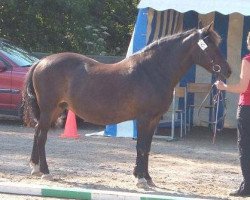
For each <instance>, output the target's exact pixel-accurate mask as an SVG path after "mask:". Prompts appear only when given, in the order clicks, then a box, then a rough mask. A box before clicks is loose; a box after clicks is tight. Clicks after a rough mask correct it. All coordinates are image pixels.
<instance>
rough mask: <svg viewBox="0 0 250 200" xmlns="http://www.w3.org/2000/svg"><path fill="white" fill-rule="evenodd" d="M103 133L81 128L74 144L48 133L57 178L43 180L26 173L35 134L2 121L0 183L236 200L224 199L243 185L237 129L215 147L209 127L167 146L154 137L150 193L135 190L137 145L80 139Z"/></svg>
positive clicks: (50, 161) (99, 138) (127, 141)
mask: <svg viewBox="0 0 250 200" xmlns="http://www.w3.org/2000/svg"><path fill="white" fill-rule="evenodd" d="M101 130H103V127H96V126H92V125H84V126H82V127H80V128H79V130H78V133H79V134H80V139H78V140H74V139H61V138H59V136H60V134H61V133H62V132H63V129H57V130H51V131H50V133H49V136H48V141H47V144H46V150H47V161H48V165H49V168H50V172H51V174H52V175H53V176H54V178H55V180H53V181H45V180H41V179H40V178H39V177H35V176H31V175H30V168H29V165H28V163H29V157H30V153H31V148H32V142H33V132H34V130H33V129H32V128H26V127H23V126H22V125H21V124H19V123H16V122H10V121H3V122H2V123H1V124H0V141H1V145H0V182H1V181H5V182H6V181H7V182H18V183H25V184H40V185H50V186H63V187H81V188H89V189H101V190H116V191H126V192H144V193H150V194H163V195H177V196H184V197H199V198H209V199H237V198H232V197H229V196H228V193H229V192H230V191H232V190H234V189H235V188H237V186H238V185H239V183H240V182H241V174H240V168H239V161H238V151H237V146H236V131H235V130H224V131H223V132H222V133H220V134H219V135H218V137H217V139H216V143H215V144H212V142H211V139H212V134H211V133H210V132H209V131H208V129H207V128H200V127H198V128H193V130H192V131H191V133H190V134H189V135H188V136H187V137H185V138H184V139H181V140H176V141H171V142H169V141H166V140H164V139H159V138H154V139H153V143H152V148H151V154H150V161H149V162H150V163H149V169H150V172H151V176H152V178H153V180H154V182H155V184H156V185H157V188H154V189H152V190H150V191H144V190H142V189H138V188H137V187H136V186H135V184H136V179H135V178H134V177H133V175H132V172H133V167H134V164H135V155H136V150H135V146H136V141H135V140H133V139H130V138H108V137H102V136H90V137H86V136H85V135H84V134H86V133H94V132H98V131H101ZM165 131H167V130H164V129H163V130H161V132H162V133H164V132H165ZM12 197H13V199H43V198H33V197H23V196H19V197H16V196H12ZM0 198H1V199H11V196H10V195H4V194H0Z"/></svg>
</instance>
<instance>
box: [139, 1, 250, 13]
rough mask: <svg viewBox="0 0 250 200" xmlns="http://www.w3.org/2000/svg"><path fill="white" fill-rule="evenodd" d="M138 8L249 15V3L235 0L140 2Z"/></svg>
mask: <svg viewBox="0 0 250 200" xmlns="http://www.w3.org/2000/svg"><path fill="white" fill-rule="evenodd" d="M138 8H139V9H141V8H153V9H154V10H158V11H164V10H167V9H174V10H177V11H179V12H181V13H185V12H188V11H190V10H193V11H196V12H198V13H200V14H207V13H210V12H214V11H217V12H220V13H222V14H224V15H228V14H231V13H235V12H237V13H240V14H242V15H250V1H249V0H237V1H225V0H208V1H204V0H188V1H183V0H141V2H140V3H139V5H138Z"/></svg>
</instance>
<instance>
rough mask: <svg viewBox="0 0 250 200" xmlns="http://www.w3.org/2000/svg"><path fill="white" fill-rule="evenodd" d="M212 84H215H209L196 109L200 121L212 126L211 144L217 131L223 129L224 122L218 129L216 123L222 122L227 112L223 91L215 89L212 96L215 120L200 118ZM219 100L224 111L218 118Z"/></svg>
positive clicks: (211, 90)
mask: <svg viewBox="0 0 250 200" xmlns="http://www.w3.org/2000/svg"><path fill="white" fill-rule="evenodd" d="M214 86H215V84H213V85H212V86H211V89H210V90H209V92H208V94H207V95H206V97H205V98H204V100H203V101H202V103H201V104H200V106H199V109H198V113H197V116H198V119H200V121H201V122H205V123H208V124H212V128H213V144H214V143H215V139H216V136H217V132H218V131H221V130H222V129H223V126H224V124H222V128H220V129H218V128H217V127H218V123H219V122H220V121H221V122H222V123H224V119H225V116H226V112H227V108H226V99H225V98H224V97H223V93H222V92H221V90H218V89H216V90H217V93H216V94H215V95H214V96H213V98H212V102H213V107H214V108H215V107H216V112H215V121H205V120H202V119H201V118H200V112H201V109H202V107H204V103H205V102H206V100H207V99H208V97H209V96H210V94H211V93H212V92H213V88H214ZM220 102H221V103H222V106H223V108H224V112H223V115H222V116H221V117H220V118H218V116H219V107H220ZM213 115H214V113H213Z"/></svg>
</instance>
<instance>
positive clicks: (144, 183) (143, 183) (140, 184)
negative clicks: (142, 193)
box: [136, 178, 149, 189]
mask: <svg viewBox="0 0 250 200" xmlns="http://www.w3.org/2000/svg"><path fill="white" fill-rule="evenodd" d="M136 186H137V187H138V188H142V189H149V186H148V183H147V181H146V179H145V178H139V179H138V182H137V184H136Z"/></svg>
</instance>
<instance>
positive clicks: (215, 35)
mask: <svg viewBox="0 0 250 200" xmlns="http://www.w3.org/2000/svg"><path fill="white" fill-rule="evenodd" d="M209 37H210V38H211V40H212V41H213V42H214V43H215V44H216V45H217V46H219V44H220V43H221V37H220V35H219V34H218V33H217V32H216V31H215V30H213V29H212V30H210V31H209Z"/></svg>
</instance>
